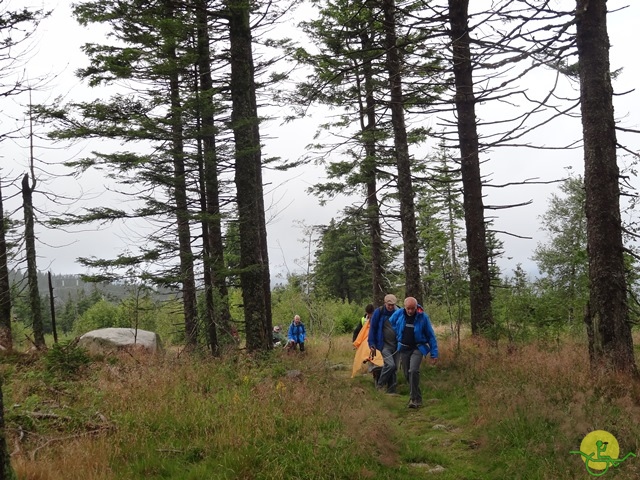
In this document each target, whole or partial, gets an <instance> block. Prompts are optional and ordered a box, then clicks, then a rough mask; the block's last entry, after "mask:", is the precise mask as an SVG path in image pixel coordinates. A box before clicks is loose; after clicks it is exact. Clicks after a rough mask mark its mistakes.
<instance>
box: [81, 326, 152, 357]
mask: <svg viewBox="0 0 640 480" xmlns="http://www.w3.org/2000/svg"><path fill="white" fill-rule="evenodd" d="M78 345H79V346H81V347H84V348H86V349H87V350H88V351H89V353H94V354H95V353H106V352H109V351H113V350H118V349H124V348H140V349H142V350H146V351H148V352H150V353H156V352H160V351H161V350H162V343H161V341H160V336H159V335H158V334H157V333H155V332H150V331H148V330H140V329H138V330H136V329H135V328H100V329H98V330H92V331H90V332H87V333H85V334H84V335H82V336H81V337H80V339H79V340H78Z"/></svg>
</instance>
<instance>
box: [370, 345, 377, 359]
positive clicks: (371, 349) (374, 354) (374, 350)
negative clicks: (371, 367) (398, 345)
mask: <svg viewBox="0 0 640 480" xmlns="http://www.w3.org/2000/svg"><path fill="white" fill-rule="evenodd" d="M369 357H370V358H376V347H371V348H370V349H369Z"/></svg>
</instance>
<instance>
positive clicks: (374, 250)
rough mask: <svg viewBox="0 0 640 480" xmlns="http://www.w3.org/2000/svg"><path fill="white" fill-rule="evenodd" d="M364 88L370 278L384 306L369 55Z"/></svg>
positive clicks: (367, 44)
mask: <svg viewBox="0 0 640 480" xmlns="http://www.w3.org/2000/svg"><path fill="white" fill-rule="evenodd" d="M360 40H361V42H362V51H363V52H370V51H373V42H372V41H371V37H370V35H369V33H368V32H363V33H362V34H361V35H360ZM362 72H363V75H364V89H365V110H364V112H363V115H362V120H361V122H362V134H363V143H364V151H365V154H366V158H365V159H364V161H363V162H362V171H363V174H364V177H365V178H366V188H367V223H368V225H369V235H370V238H371V281H372V285H373V292H372V293H373V297H372V298H373V304H374V305H382V304H383V303H384V296H385V295H386V294H387V290H388V287H387V282H385V280H384V268H383V260H382V228H381V226H380V205H379V203H378V187H377V184H376V166H377V165H376V163H377V162H376V157H377V155H376V153H377V149H376V132H377V127H378V125H377V121H376V101H375V96H374V86H373V71H372V67H371V58H370V57H367V58H366V59H365V60H364V61H363V64H362Z"/></svg>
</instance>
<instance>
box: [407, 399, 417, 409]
mask: <svg viewBox="0 0 640 480" xmlns="http://www.w3.org/2000/svg"><path fill="white" fill-rule="evenodd" d="M407 407H409V408H418V407H419V405H418V404H417V403H416V402H414V401H413V400H411V401H410V402H409V405H407Z"/></svg>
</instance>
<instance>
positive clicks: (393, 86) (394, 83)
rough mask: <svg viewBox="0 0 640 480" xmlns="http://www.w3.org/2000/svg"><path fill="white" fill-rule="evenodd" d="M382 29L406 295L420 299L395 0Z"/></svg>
mask: <svg viewBox="0 0 640 480" xmlns="http://www.w3.org/2000/svg"><path fill="white" fill-rule="evenodd" d="M382 9H383V10H384V30H385V36H386V49H387V70H388V72H389V88H390V99H391V106H390V107H391V123H392V125H393V138H394V146H395V153H396V162H397V166H398V198H399V199H400V222H401V223H402V240H403V243H404V273H405V296H407V297H409V296H410V297H415V298H417V299H418V301H419V302H422V282H421V281H420V258H419V254H418V250H419V249H418V233H417V228H416V214H415V204H414V192H413V185H412V182H411V159H410V157H409V144H408V140H407V129H406V126H405V121H404V102H403V95H402V69H401V65H400V52H399V50H398V46H397V41H398V39H397V36H396V6H395V1H394V0H383V1H382Z"/></svg>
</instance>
